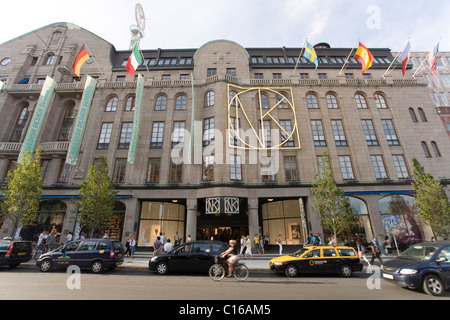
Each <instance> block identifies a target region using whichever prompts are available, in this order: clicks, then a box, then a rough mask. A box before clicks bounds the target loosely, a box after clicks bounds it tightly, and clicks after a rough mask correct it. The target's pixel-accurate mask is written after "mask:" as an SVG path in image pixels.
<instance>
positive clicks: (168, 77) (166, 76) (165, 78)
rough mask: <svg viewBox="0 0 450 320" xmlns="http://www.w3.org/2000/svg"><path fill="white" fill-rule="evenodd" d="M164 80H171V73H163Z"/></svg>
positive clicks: (162, 78)
mask: <svg viewBox="0 0 450 320" xmlns="http://www.w3.org/2000/svg"><path fill="white" fill-rule="evenodd" d="M161 80H162V81H170V74H163V75H162V76H161Z"/></svg>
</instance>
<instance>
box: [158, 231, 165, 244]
mask: <svg viewBox="0 0 450 320" xmlns="http://www.w3.org/2000/svg"><path fill="white" fill-rule="evenodd" d="M159 237H160V238H161V242H162V244H163V245H165V244H166V234H165V233H164V232H160V233H159Z"/></svg>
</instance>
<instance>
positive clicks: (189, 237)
mask: <svg viewBox="0 0 450 320" xmlns="http://www.w3.org/2000/svg"><path fill="white" fill-rule="evenodd" d="M191 240H192V238H191V235H190V234H188V236H187V239H186V242H191Z"/></svg>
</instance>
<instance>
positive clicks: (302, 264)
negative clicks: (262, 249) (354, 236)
mask: <svg viewBox="0 0 450 320" xmlns="http://www.w3.org/2000/svg"><path fill="white" fill-rule="evenodd" d="M269 267H270V270H272V271H274V272H282V273H284V274H285V275H286V276H288V277H295V276H297V275H299V274H305V273H339V274H340V275H341V276H343V277H350V276H351V275H352V274H353V272H358V271H362V269H363V264H362V263H361V261H360V260H359V257H358V254H357V253H356V251H355V249H353V248H352V247H341V246H338V247H334V246H308V247H304V248H302V249H300V250H298V251H296V252H295V253H294V254H292V255H288V256H282V257H277V258H274V259H272V260H270V263H269Z"/></svg>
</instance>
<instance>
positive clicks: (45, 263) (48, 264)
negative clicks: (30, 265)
mask: <svg viewBox="0 0 450 320" xmlns="http://www.w3.org/2000/svg"><path fill="white" fill-rule="evenodd" d="M39 269H40V270H41V272H48V271H50V270H52V261H51V260H50V259H45V260H42V262H41V265H40V267H39Z"/></svg>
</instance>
